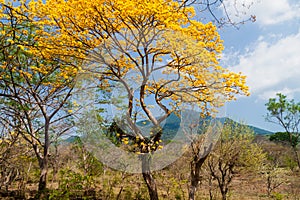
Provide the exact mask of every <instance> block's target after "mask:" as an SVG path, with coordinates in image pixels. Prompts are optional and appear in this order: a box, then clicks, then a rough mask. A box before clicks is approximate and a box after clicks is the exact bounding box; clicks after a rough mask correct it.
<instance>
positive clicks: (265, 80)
mask: <svg viewBox="0 0 300 200" xmlns="http://www.w3.org/2000/svg"><path fill="white" fill-rule="evenodd" d="M254 46H255V48H254V49H253V50H252V51H249V52H248V53H247V54H245V55H241V56H239V58H238V60H239V62H238V64H237V65H236V66H235V67H232V68H231V70H233V71H241V72H243V74H245V75H247V84H248V85H249V86H250V92H251V93H252V94H253V95H257V96H258V97H260V98H263V99H268V98H270V97H272V96H274V94H276V93H277V92H282V93H285V94H289V95H293V94H294V93H297V92H300V54H299V52H300V30H299V32H298V33H297V34H294V35H289V36H286V37H285V38H281V39H279V40H278V41H276V42H275V43H269V42H266V40H265V39H264V38H263V39H260V40H258V41H257V42H256V44H255V45H254Z"/></svg>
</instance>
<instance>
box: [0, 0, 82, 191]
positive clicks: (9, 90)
mask: <svg viewBox="0 0 300 200" xmlns="http://www.w3.org/2000/svg"><path fill="white" fill-rule="evenodd" d="M0 7H1V11H2V13H1V27H0V29H1V39H0V42H1V43H2V49H1V51H0V97H1V100H0V107H1V110H0V120H1V122H2V123H5V124H6V125H7V126H8V127H10V129H12V130H14V131H15V132H16V133H17V134H18V135H20V136H22V137H23V138H24V139H25V140H26V141H27V142H28V143H29V144H30V145H31V148H32V149H33V151H34V153H35V156H36V158H37V160H38V163H39V167H40V180H39V192H42V191H45V189H46V183H47V173H48V163H49V154H50V152H49V147H50V146H51V145H52V144H53V142H54V141H55V140H56V139H57V138H58V137H60V136H61V135H62V134H64V133H66V132H68V130H69V129H70V128H71V126H72V125H73V124H72V120H70V117H71V116H72V115H73V113H72V110H70V107H71V102H70V101H69V99H70V97H71V94H72V92H73V80H74V77H75V75H76V73H77V69H78V68H77V67H74V66H73V65H71V64H70V63H69V62H68V60H67V59H65V60H61V58H59V57H56V59H55V57H54V56H52V55H51V56H50V57H49V56H47V57H45V56H43V55H42V54H41V53H39V54H35V53H36V52H37V49H38V47H39V48H41V47H40V45H41V44H40V43H39V42H38V39H37V38H39V37H40V36H39V35H38V31H39V30H40V29H39V27H38V26H36V25H34V23H33V20H32V19H31V18H30V16H29V14H28V13H27V12H26V7H25V6H24V5H21V6H18V7H14V6H12V5H11V4H9V3H8V4H3V3H2V4H0ZM62 61H64V62H62Z"/></svg>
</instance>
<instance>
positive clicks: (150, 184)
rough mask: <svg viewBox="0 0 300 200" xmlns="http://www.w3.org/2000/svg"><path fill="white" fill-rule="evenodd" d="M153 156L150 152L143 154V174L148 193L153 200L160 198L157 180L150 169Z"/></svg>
mask: <svg viewBox="0 0 300 200" xmlns="http://www.w3.org/2000/svg"><path fill="white" fill-rule="evenodd" d="M150 162H151V156H150V155H148V154H145V155H142V174H143V178H144V181H145V182H146V184H147V188H148V193H149V196H150V199H151V200H158V193H157V188H156V183H155V180H154V178H153V176H152V174H151V171H150Z"/></svg>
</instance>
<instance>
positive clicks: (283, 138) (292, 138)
mask: <svg viewBox="0 0 300 200" xmlns="http://www.w3.org/2000/svg"><path fill="white" fill-rule="evenodd" d="M270 141H274V142H281V143H291V145H292V146H293V147H296V146H297V145H298V144H299V142H300V138H299V137H297V135H296V134H294V133H291V134H289V133H287V132H276V133H274V134H272V135H271V136H270Z"/></svg>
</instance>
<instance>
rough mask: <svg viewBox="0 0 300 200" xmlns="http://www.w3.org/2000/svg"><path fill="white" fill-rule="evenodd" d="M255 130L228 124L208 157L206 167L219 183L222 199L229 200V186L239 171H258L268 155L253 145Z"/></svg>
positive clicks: (211, 176) (232, 123)
mask: <svg viewBox="0 0 300 200" xmlns="http://www.w3.org/2000/svg"><path fill="white" fill-rule="evenodd" d="M253 139H254V133H253V130H251V129H250V128H248V127H247V126H244V125H241V124H238V123H236V122H230V123H226V124H225V125H224V127H223V128H222V130H221V136H220V138H219V141H218V143H217V144H216V147H215V149H214V150H213V151H212V152H211V154H210V155H209V156H208V158H207V160H206V163H205V167H206V169H207V171H208V174H209V176H210V178H209V180H211V178H213V179H215V180H216V181H217V184H218V187H219V190H220V192H221V195H222V199H223V200H226V199H227V194H228V191H229V186H230V184H231V182H232V180H233V178H234V177H235V175H236V174H237V172H239V170H241V169H242V168H244V169H248V170H254V171H255V170H256V171H257V170H258V169H260V167H261V166H262V165H263V162H264V161H265V158H266V155H265V153H263V150H262V149H261V148H260V147H259V146H258V145H257V144H255V143H253Z"/></svg>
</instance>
